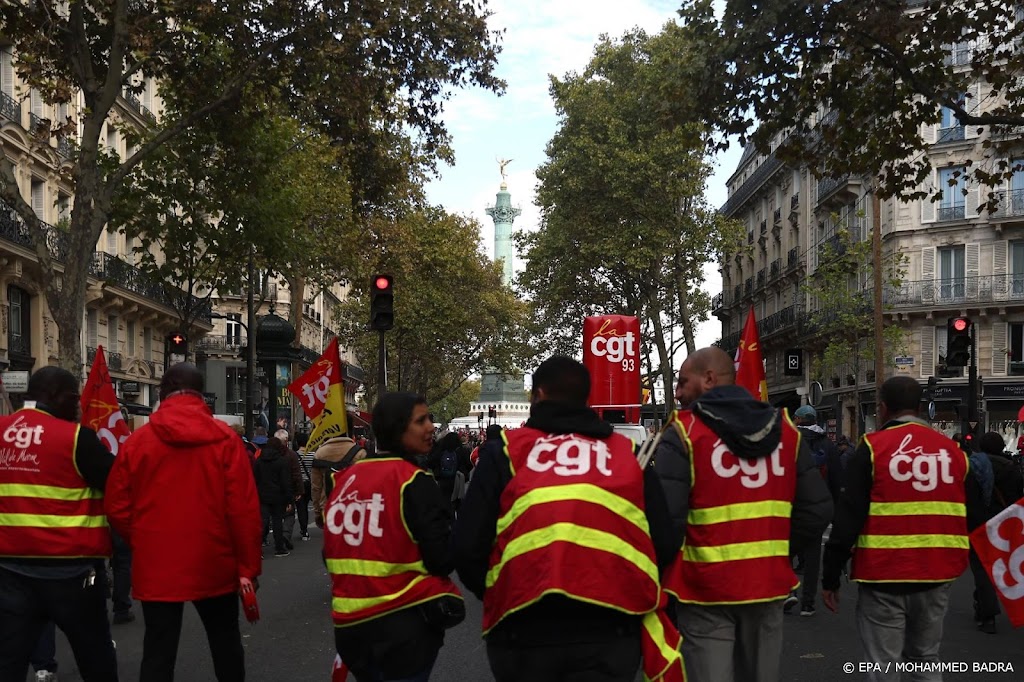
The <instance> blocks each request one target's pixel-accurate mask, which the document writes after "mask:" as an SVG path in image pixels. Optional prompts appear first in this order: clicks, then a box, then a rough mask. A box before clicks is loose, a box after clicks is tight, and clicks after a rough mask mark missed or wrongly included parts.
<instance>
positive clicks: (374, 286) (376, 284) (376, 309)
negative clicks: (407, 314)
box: [370, 275, 395, 332]
mask: <svg viewBox="0 0 1024 682" xmlns="http://www.w3.org/2000/svg"><path fill="white" fill-rule="evenodd" d="M393 285H394V281H393V278H392V277H391V275H374V276H373V277H371V278H370V329H374V330H376V331H380V332H383V331H387V330H388V329H391V328H392V327H394V326H395V291H394V286H393Z"/></svg>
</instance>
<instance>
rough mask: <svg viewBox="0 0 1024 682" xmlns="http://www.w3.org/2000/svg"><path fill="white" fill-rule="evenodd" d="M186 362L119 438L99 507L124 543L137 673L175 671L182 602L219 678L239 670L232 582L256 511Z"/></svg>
mask: <svg viewBox="0 0 1024 682" xmlns="http://www.w3.org/2000/svg"><path fill="white" fill-rule="evenodd" d="M202 391H203V376H202V374H200V372H199V370H197V369H196V368H195V366H194V365H191V364H188V363H181V364H177V365H173V366H172V367H170V368H169V369H168V370H167V371H166V372H165V373H164V376H163V380H162V381H161V382H160V406H159V408H158V409H157V410H156V412H154V413H153V415H152V417H150V420H149V422H148V423H147V424H145V425H143V426H142V427H141V428H139V429H138V430H136V431H135V433H133V434H132V435H131V436H129V438H128V440H127V441H125V442H124V444H123V445H122V446H121V451H120V453H119V454H118V456H117V461H116V462H115V464H114V470H113V472H112V473H111V476H110V482H109V486H108V489H107V513H108V514H109V516H110V522H111V524H112V525H113V526H114V528H115V529H116V530H117V531H118V532H119V533H121V535H122V536H124V538H125V539H126V540H127V541H128V543H129V545H130V546H131V548H132V553H133V560H134V561H133V565H132V586H133V589H134V594H135V598H136V599H137V600H138V601H139V602H141V604H142V616H143V619H144V620H145V624H146V631H145V635H144V638H143V644H142V665H141V670H140V674H139V680H140V681H141V682H166V681H170V680H173V679H174V666H175V660H176V659H177V654H178V640H179V637H180V635H181V623H182V615H183V611H184V603H185V602H187V601H190V602H192V603H193V605H194V606H195V608H196V611H197V612H198V614H199V617H200V619H202V622H203V627H204V628H205V630H206V637H207V640H208V641H209V644H210V652H211V654H212V656H213V667H214V672H215V673H216V676H217V680H219V682H241V680H244V679H245V657H244V652H243V649H242V636H241V632H240V630H239V626H238V610H239V599H238V592H239V590H241V589H248V588H249V587H251V585H252V581H255V580H256V577H257V576H258V575H259V574H260V556H259V551H260V544H259V542H260V540H259V538H260V514H259V507H258V504H257V496H256V487H255V485H254V483H253V475H252V468H251V466H250V464H249V458H248V455H247V454H246V452H245V447H244V446H243V444H242V442H241V440H239V438H238V436H237V435H236V434H235V432H234V431H232V430H231V428H230V427H228V426H227V424H225V423H223V422H221V421H218V420H216V419H214V418H213V417H212V416H211V414H210V409H209V408H208V407H207V406H206V401H205V400H204V398H203V393H202Z"/></svg>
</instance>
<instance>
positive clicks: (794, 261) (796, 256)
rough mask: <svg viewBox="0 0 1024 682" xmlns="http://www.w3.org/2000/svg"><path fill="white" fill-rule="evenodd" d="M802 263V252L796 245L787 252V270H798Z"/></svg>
mask: <svg viewBox="0 0 1024 682" xmlns="http://www.w3.org/2000/svg"><path fill="white" fill-rule="evenodd" d="M799 265H800V252H799V251H797V249H796V248H795V247H794V248H792V249H790V250H789V253H787V254H786V271H787V272H789V271H790V270H796V269H797V267H798V266H799Z"/></svg>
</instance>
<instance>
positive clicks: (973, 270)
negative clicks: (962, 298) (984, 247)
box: [964, 242, 981, 301]
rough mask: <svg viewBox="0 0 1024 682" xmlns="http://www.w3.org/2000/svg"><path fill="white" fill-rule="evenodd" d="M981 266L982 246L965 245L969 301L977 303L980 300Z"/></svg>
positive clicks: (965, 274) (966, 285) (976, 244)
mask: <svg viewBox="0 0 1024 682" xmlns="http://www.w3.org/2000/svg"><path fill="white" fill-rule="evenodd" d="M980 266H981V244H978V243H977V242H975V243H973V244H965V245H964V277H965V279H966V280H967V281H966V282H964V284H965V289H966V294H967V300H968V301H976V300H978V290H979V286H978V285H979V281H978V280H979V279H980V277H981V273H980V271H979V269H980Z"/></svg>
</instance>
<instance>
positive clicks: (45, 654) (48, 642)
mask: <svg viewBox="0 0 1024 682" xmlns="http://www.w3.org/2000/svg"><path fill="white" fill-rule="evenodd" d="M31 661H32V669H33V670H35V671H36V672H39V671H40V670H45V671H47V672H51V673H55V672H57V626H56V625H55V624H54V622H53V621H52V620H51V621H50V622H48V623H47V624H46V626H45V627H43V634H42V635H40V636H39V641H38V642H36V648H35V649H33V650H32V658H31Z"/></svg>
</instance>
